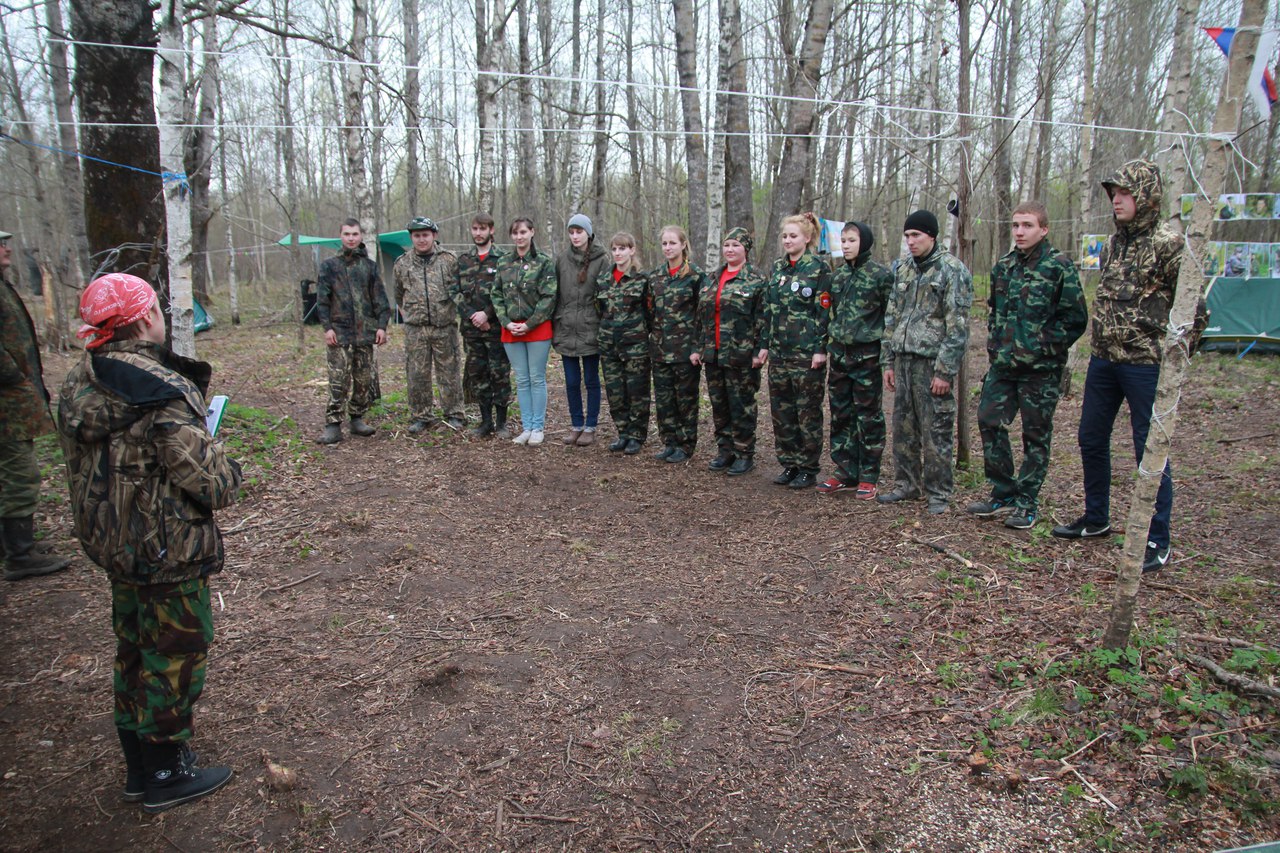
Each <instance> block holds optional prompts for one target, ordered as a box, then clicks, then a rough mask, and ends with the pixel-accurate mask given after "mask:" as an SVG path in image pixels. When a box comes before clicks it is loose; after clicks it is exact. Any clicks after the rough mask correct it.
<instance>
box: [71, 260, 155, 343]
mask: <svg viewBox="0 0 1280 853" xmlns="http://www.w3.org/2000/svg"><path fill="white" fill-rule="evenodd" d="M155 301H156V292H155V291H154V290H152V289H151V285H149V284H147V283H146V282H145V281H143V280H142V279H140V278H138V277H137V276H136V275H128V274H127V273H119V272H116V273H110V274H109V275H104V276H102V277H101V278H95V279H94V280H93V281H91V282H90V283H89V286H88V287H86V288H85V289H84V293H83V294H81V295H80V319H81V320H84V322H85V325H83V326H81V327H80V330H79V331H78V332H76V337H77V338H88V339H89V340H88V341H87V342H86V343H85V345H84V347H85V349H95V348H97V347H100V346H102V345H103V344H105V343H106V342H107V341H110V340H112V339H113V338H115V336H116V329H118V328H120V327H121V326H127V325H129V324H130V323H136V322H138V321H139V320H141V319H142V318H143V317H145V316H147V314H148V313H150V311H151V306H152V305H153V304H155Z"/></svg>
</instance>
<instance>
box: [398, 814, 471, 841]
mask: <svg viewBox="0 0 1280 853" xmlns="http://www.w3.org/2000/svg"><path fill="white" fill-rule="evenodd" d="M397 805H399V806H400V811H401V812H402V813H403V814H404V815H405V816H406V817H411V818H413V819H414V820H416V821H417V822H418V823H420V824H422V825H423V826H425V827H426V828H427V829H430V830H431V831H433V832H437V833H439V834H440V837H441V838H442V839H444V840H445V841H446V842H448V844H449V846H450V847H452V848H453V849H454V850H459V849H461V848H460V847H458V845H457V844H455V843H454V842H453V839H452V838H450V837H449V833H447V832H445V831H444V830H443V829H441V828H440V827H438V826H436V825H435V824H434V823H432V822H431V821H429V820H427V819H426V818H425V817H423V816H422V815H420V814H418V813H417V812H415V811H414V810H413V809H411V808H409V807H408V806H406V805H405V804H404V803H397Z"/></svg>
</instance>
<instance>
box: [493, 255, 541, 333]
mask: <svg viewBox="0 0 1280 853" xmlns="http://www.w3.org/2000/svg"><path fill="white" fill-rule="evenodd" d="M497 269H498V272H497V274H496V276H497V277H496V278H495V279H494V282H493V291H492V292H491V293H490V296H491V297H492V299H493V310H494V313H496V314H497V315H498V323H499V324H500V325H502V326H504V327H505V326H506V325H507V324H508V323H526V324H528V326H529V328H530V329H533V328H534V327H535V326H541V325H542V324H543V323H545V322H547V321H548V320H550V319H551V315H552V314H553V313H555V310H556V291H557V288H556V265H555V262H554V261H552V260H551V257H550V256H549V255H545V254H543V253H542V252H539V251H538V248H537V247H536V246H534V245H532V244H530V246H529V251H528V253H526V254H525V256H524V257H523V258H521V257H517V256H516V253H515V252H512V253H511V254H509V255H504V256H503V257H502V258H501V259H500V260H499V261H498V268H497ZM552 331H554V327H553V328H552Z"/></svg>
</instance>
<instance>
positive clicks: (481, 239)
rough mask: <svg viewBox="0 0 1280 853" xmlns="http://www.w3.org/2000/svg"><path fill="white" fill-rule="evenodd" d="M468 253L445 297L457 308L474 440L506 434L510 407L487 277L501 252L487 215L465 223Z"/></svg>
mask: <svg viewBox="0 0 1280 853" xmlns="http://www.w3.org/2000/svg"><path fill="white" fill-rule="evenodd" d="M471 242H472V244H473V245H472V248H471V251H469V252H467V253H465V254H463V255H461V256H459V258H458V265H457V273H456V274H455V275H454V277H453V283H452V284H451V285H450V288H449V293H450V295H451V296H452V297H453V301H454V304H455V305H457V307H458V316H459V325H460V326H461V328H462V341H463V344H464V345H465V346H466V350H467V360H466V366H465V368H464V369H463V377H464V381H465V383H466V390H467V392H468V394H470V396H471V399H472V400H474V401H475V403H476V405H477V406H479V407H480V424H479V425H478V426H476V427H475V428H473V429H472V430H471V435H472V436H473V437H475V438H484V437H485V436H489V435H493V434H494V433H497V434H499V435H500V436H501V437H502V438H510V437H511V435H510V434H509V433H508V432H507V407H508V406H509V405H510V404H511V364H510V363H509V362H508V361H507V351H506V350H504V349H503V348H502V329H501V327H500V326H499V325H498V322H497V321H498V315H497V314H496V313H494V310H493V299H492V298H491V297H490V292H491V291H492V290H493V279H494V276H495V275H496V274H497V272H498V262H499V261H501V260H502V258H503V257H504V255H505V253H504V252H503V251H502V250H501V249H499V248H498V247H497V246H495V245H494V244H493V217H492V216H490V215H489V214H487V213H478V214H476V215H475V217H473V218H472V220H471Z"/></svg>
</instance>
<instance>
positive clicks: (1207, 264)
mask: <svg viewBox="0 0 1280 853" xmlns="http://www.w3.org/2000/svg"><path fill="white" fill-rule="evenodd" d="M1226 259H1227V247H1226V246H1225V245H1223V244H1222V243H1219V242H1216V241H1214V242H1211V243H1206V244H1205V247H1204V274H1205V275H1222V266H1223V264H1224V263H1225V262H1226Z"/></svg>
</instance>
